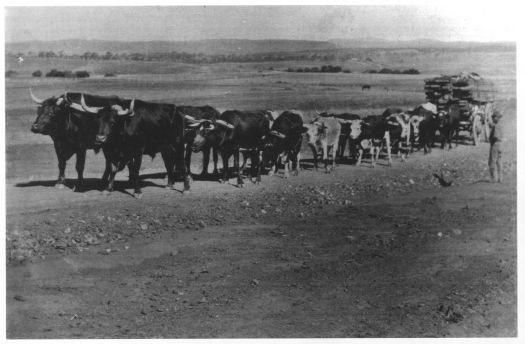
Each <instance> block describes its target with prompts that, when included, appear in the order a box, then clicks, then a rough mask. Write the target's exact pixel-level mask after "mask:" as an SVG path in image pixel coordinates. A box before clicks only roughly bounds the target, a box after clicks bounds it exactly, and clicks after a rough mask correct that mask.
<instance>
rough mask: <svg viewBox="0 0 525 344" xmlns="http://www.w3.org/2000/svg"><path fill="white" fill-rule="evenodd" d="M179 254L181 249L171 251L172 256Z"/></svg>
mask: <svg viewBox="0 0 525 344" xmlns="http://www.w3.org/2000/svg"><path fill="white" fill-rule="evenodd" d="M178 254H179V251H177V250H173V251H171V252H170V256H172V257H173V256H176V255H178Z"/></svg>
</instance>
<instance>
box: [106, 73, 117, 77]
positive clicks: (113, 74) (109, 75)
mask: <svg viewBox="0 0 525 344" xmlns="http://www.w3.org/2000/svg"><path fill="white" fill-rule="evenodd" d="M112 76H116V74H115V73H106V74H104V77H105V78H109V77H112Z"/></svg>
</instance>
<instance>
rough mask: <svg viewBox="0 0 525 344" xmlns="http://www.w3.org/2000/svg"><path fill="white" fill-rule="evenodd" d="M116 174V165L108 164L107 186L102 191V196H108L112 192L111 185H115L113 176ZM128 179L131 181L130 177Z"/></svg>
mask: <svg viewBox="0 0 525 344" xmlns="http://www.w3.org/2000/svg"><path fill="white" fill-rule="evenodd" d="M117 172H118V165H117V164H116V163H115V164H113V163H110V172H109V175H108V178H109V179H108V184H107V186H106V189H104V191H102V194H103V195H105V196H108V195H109V194H110V193H111V192H112V191H113V183H115V176H116V174H117ZM130 174H131V170H130ZM130 179H132V177H131V175H130Z"/></svg>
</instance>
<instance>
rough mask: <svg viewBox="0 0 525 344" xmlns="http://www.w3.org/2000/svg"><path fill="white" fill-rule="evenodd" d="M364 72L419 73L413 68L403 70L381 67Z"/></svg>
mask: <svg viewBox="0 0 525 344" xmlns="http://www.w3.org/2000/svg"><path fill="white" fill-rule="evenodd" d="M365 73H370V74H419V71H418V70H417V69H415V68H410V69H405V70H399V69H390V68H383V69H380V70H375V69H369V70H367V71H366V72H365Z"/></svg>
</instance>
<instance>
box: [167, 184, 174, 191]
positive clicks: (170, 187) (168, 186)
mask: <svg viewBox="0 0 525 344" xmlns="http://www.w3.org/2000/svg"><path fill="white" fill-rule="evenodd" d="M166 189H169V190H175V185H173V184H168V185H166Z"/></svg>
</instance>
